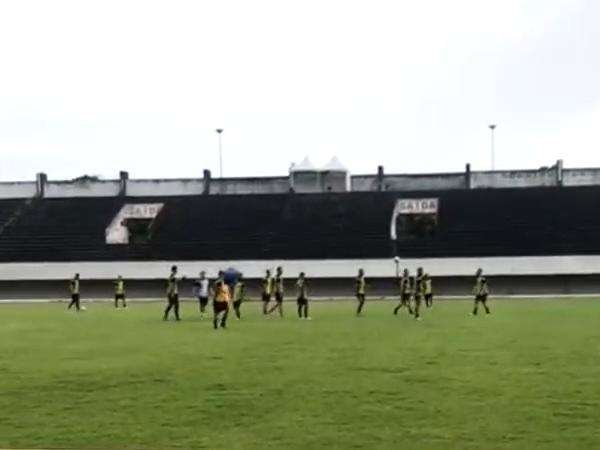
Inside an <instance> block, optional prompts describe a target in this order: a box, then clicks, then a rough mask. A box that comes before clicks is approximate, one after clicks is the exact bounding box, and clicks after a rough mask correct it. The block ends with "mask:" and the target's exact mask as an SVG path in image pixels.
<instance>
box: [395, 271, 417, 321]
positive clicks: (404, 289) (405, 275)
mask: <svg viewBox="0 0 600 450" xmlns="http://www.w3.org/2000/svg"><path fill="white" fill-rule="evenodd" d="M398 284H399V287H400V303H399V304H398V306H396V307H395V308H394V314H398V311H399V310H400V308H402V307H403V306H405V307H406V308H407V309H408V313H409V314H411V315H412V314H413V310H412V307H411V306H410V298H411V297H412V286H411V284H410V274H409V272H408V269H404V271H403V272H402V277H401V278H400V280H399V281H398Z"/></svg>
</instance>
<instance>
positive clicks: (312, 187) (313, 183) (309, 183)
mask: <svg viewBox="0 0 600 450" xmlns="http://www.w3.org/2000/svg"><path fill="white" fill-rule="evenodd" d="M290 177H291V181H292V186H293V187H294V191H295V192H301V193H313V192H322V191H323V185H322V183H321V172H318V171H312V172H293V173H292V174H291V175H290Z"/></svg>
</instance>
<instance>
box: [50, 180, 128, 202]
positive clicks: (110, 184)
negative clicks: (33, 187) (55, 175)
mask: <svg viewBox="0 0 600 450" xmlns="http://www.w3.org/2000/svg"><path fill="white" fill-rule="evenodd" d="M119 186H120V183H119V181H118V180H102V181H91V182H85V181H82V182H79V181H49V182H48V183H46V193H45V195H44V196H45V197H46V198H65V197H116V196H117V195H119Z"/></svg>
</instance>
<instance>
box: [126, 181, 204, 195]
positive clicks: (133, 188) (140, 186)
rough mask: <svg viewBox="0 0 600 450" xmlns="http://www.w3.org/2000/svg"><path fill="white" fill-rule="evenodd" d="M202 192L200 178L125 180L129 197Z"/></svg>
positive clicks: (202, 185) (197, 193) (202, 182)
mask: <svg viewBox="0 0 600 450" xmlns="http://www.w3.org/2000/svg"><path fill="white" fill-rule="evenodd" d="M203 192H204V180H203V179H202V178H189V179H173V180H169V179H164V180H159V179H157V180H128V181H127V196H129V197H152V196H161V195H164V196H169V195H201V194H202V193H203Z"/></svg>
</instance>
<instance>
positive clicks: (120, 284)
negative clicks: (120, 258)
mask: <svg viewBox="0 0 600 450" xmlns="http://www.w3.org/2000/svg"><path fill="white" fill-rule="evenodd" d="M119 300H121V301H122V302H123V308H127V300H125V281H123V277H122V276H121V275H119V276H118V277H117V280H116V281H115V308H118V307H119Z"/></svg>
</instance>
